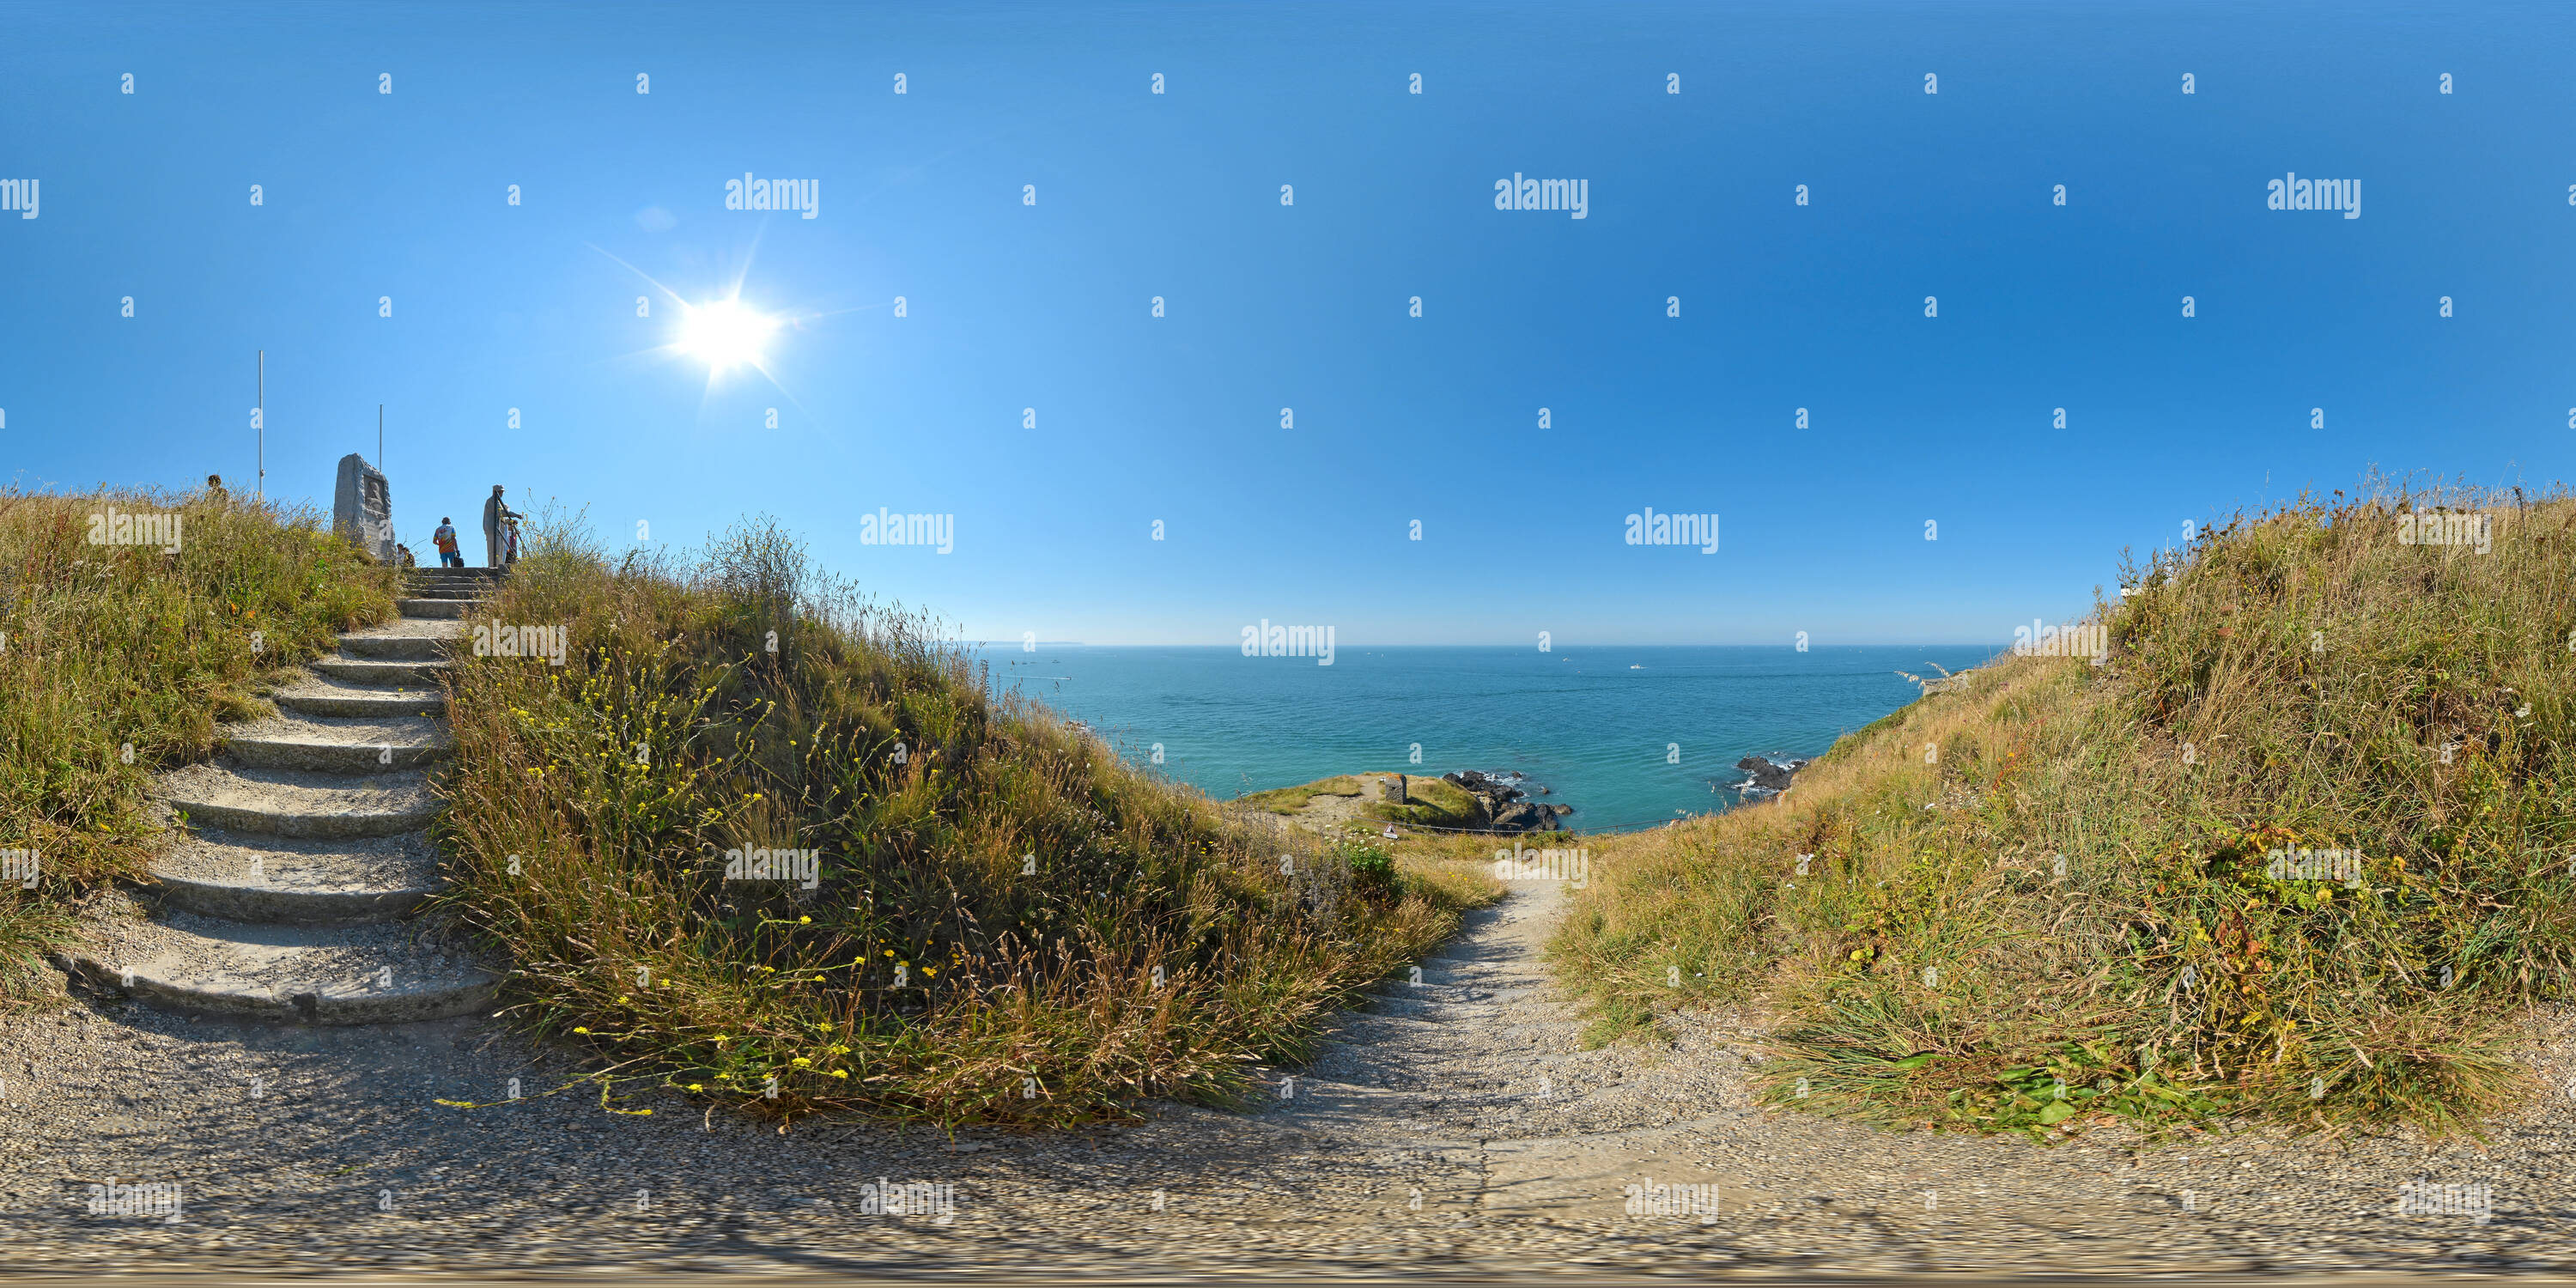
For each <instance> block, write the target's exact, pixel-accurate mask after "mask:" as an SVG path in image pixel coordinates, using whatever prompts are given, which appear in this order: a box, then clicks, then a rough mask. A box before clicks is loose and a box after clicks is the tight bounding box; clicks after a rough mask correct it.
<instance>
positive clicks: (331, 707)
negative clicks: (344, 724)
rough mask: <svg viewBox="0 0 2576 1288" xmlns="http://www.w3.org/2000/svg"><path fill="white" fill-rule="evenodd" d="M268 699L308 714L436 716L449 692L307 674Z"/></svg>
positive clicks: (301, 713)
mask: <svg viewBox="0 0 2576 1288" xmlns="http://www.w3.org/2000/svg"><path fill="white" fill-rule="evenodd" d="M269 698H270V699H271V700H272V701H274V702H276V703H277V705H278V706H279V707H280V708H282V709H284V710H287V711H291V712H294V713H296V714H298V715H308V716H365V717H374V718H384V717H388V716H437V715H441V714H444V713H445V712H446V710H447V695H446V694H444V693H441V692H439V691H438V690H437V689H430V688H401V687H395V688H378V687H374V686H371V685H364V684H350V683H348V682H346V681H343V680H334V679H331V678H329V677H327V676H321V675H308V676H306V677H305V678H304V679H303V680H302V681H301V682H299V683H297V684H295V685H292V686H290V687H288V688H283V689H279V690H277V691H276V692H275V693H272V694H270V695H269Z"/></svg>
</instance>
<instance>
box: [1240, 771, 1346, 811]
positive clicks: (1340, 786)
mask: <svg viewBox="0 0 2576 1288" xmlns="http://www.w3.org/2000/svg"><path fill="white" fill-rule="evenodd" d="M1359 794H1360V785H1359V780H1357V779H1355V778H1352V777H1351V776H1350V775H1348V774H1343V775H1340V776H1337V777H1333V778H1319V779H1317V780H1315V781H1314V782H1311V783H1302V784H1299V785H1298V786H1295V787H1274V788H1272V789H1270V790H1269V791H1266V792H1253V793H1251V794H1249V795H1245V796H1239V797H1236V798H1235V800H1234V803H1235V804H1237V805H1242V806H1246V807H1248V808H1251V809H1257V810H1266V811H1268V812H1270V813H1272V814H1294V813H1296V812H1297V811H1299V810H1302V809H1304V808H1306V806H1307V804H1308V803H1309V802H1311V801H1313V800H1314V799H1315V798H1316V797H1318V796H1357V795H1359Z"/></svg>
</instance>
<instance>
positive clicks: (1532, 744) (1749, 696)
mask: <svg viewBox="0 0 2576 1288" xmlns="http://www.w3.org/2000/svg"><path fill="white" fill-rule="evenodd" d="M1992 652H1993V650H1990V649H1986V648H1980V647H1974V646H1931V647H1906V646H1858V647H1840V648H1816V649H1812V650H1810V651H1808V652H1805V653H1800V652H1797V651H1795V650H1793V649H1789V648H1782V647H1774V646H1734V647H1723V646H1668V647H1586V646H1581V645H1575V646H1569V647H1563V648H1559V649H1557V650H1556V651H1555V652H1552V653H1540V652H1538V651H1537V650H1535V649H1530V648H1514V647H1501V646H1497V647H1489V648H1474V647H1450V646H1431V645H1426V646H1413V647H1393V648H1387V647H1381V648H1359V647H1342V648H1340V649H1338V650H1336V652H1335V655H1334V658H1333V664H1332V665H1331V666H1317V665H1316V664H1315V660H1314V659H1313V658H1293V657H1258V658H1255V657H1245V656H1243V654H1242V652H1241V651H1240V650H1239V649H1237V648H1235V647H1232V646H1225V645H1219V646H1214V647H1194V648H1168V647H1150V646H1137V647H1088V646H1082V645H1049V644H1041V645H1039V646H1038V650H1037V651H1036V652H1034V653H1027V652H1022V651H1021V650H1019V649H1017V648H995V649H990V650H986V651H984V652H982V653H981V655H980V656H981V657H982V658H983V659H984V660H985V661H987V662H989V663H990V664H991V666H992V678H993V684H994V687H995V688H997V689H1010V688H1017V689H1018V690H1019V691H1021V692H1022V693H1025V694H1027V695H1028V696H1030V697H1033V698H1036V699H1038V700H1040V701H1043V702H1045V703H1047V704H1048V705H1049V706H1052V707H1054V708H1055V709H1056V710H1058V711H1061V712H1064V713H1065V714H1067V715H1069V716H1072V717H1074V718H1075V719H1078V720H1083V721H1086V722H1088V723H1089V724H1090V725H1091V726H1092V727H1093V728H1094V729H1096V730H1098V731H1099V732H1100V733H1101V734H1102V735H1103V736H1105V737H1107V738H1108V739H1109V740H1110V742H1111V743H1112V744H1114V745H1116V746H1118V747H1119V749H1120V750H1121V751H1122V752H1123V753H1125V754H1126V755H1127V756H1128V757H1129V758H1130V759H1133V760H1137V761H1139V762H1144V761H1148V760H1150V757H1151V750H1152V745H1153V744H1155V743H1161V744H1162V746H1163V764H1162V766H1161V768H1162V771H1163V772H1164V773H1166V774H1168V775H1170V776H1171V777H1173V778H1175V779H1178V780H1180V781H1182V782H1186V783H1189V784H1191V785H1193V786H1196V787H1198V788H1200V789H1201V790H1203V791H1205V792H1207V793H1208V794H1209V795H1211V796H1215V797H1217V798H1219V799H1224V798H1228V797H1232V796H1235V795H1239V794H1241V793H1243V792H1247V791H1263V790H1267V789H1269V788H1273V787H1286V786H1291V785H1293V784H1297V783H1303V782H1310V781H1312V780H1314V779H1317V778H1321V777H1324V776H1325V775H1327V774H1337V773H1345V772H1349V771H1353V770H1363V769H1405V770H1408V771H1409V772H1413V773H1420V774H1431V775H1437V774H1441V773H1445V772H1448V771H1450V770H1458V769H1480V770H1484V771H1486V772H1489V773H1490V772H1496V771H1517V772H1519V773H1521V774H1524V775H1526V776H1527V777H1528V778H1529V780H1530V783H1531V784H1533V785H1545V786H1546V787H1548V788H1550V789H1551V792H1550V794H1548V795H1545V796H1536V795H1535V792H1533V795H1534V796H1535V798H1536V799H1538V800H1542V801H1546V802H1549V803H1556V804H1566V805H1572V806H1574V807H1575V812H1574V814H1573V815H1571V816H1570V817H1569V818H1567V820H1566V822H1567V825H1568V826H1570V827H1575V828H1602V827H1610V826H1616V825H1623V824H1636V823H1650V822H1656V821H1659V820H1663V819H1670V818H1676V817H1680V816H1682V815H1685V814H1702V813H1709V812H1712V811H1716V810H1723V809H1728V808H1731V807H1733V806H1734V805H1735V804H1737V803H1738V801H1739V800H1740V799H1741V798H1740V797H1739V796H1738V795H1737V794H1736V792H1735V791H1733V790H1732V788H1733V785H1734V784H1736V783H1739V782H1741V781H1743V779H1744V775H1743V774H1742V773H1741V772H1739V771H1738V770H1737V769H1736V768H1735V762H1736V761H1737V760H1739V759H1741V758H1743V757H1745V756H1748V755H1767V756H1772V757H1774V758H1777V757H1779V756H1783V755H1788V756H1814V755H1817V754H1820V753H1822V752H1823V751H1824V750H1825V749H1826V748H1827V747H1830V746H1832V745H1833V741H1834V738H1835V737H1836V736H1837V735H1839V734H1841V733H1843V732H1845V731H1848V730H1852V729H1857V728H1859V727H1861V726H1862V725H1865V724H1868V723H1869V722H1871V721H1873V720H1876V719H1878V718H1879V717H1880V716H1883V715H1886V714H1887V713H1888V712H1890V711H1894V710H1895V709H1897V708H1898V707H1900V706H1903V705H1904V704H1905V703H1907V702H1910V701H1912V700H1913V699H1914V697H1915V694H1916V690H1915V687H1914V685H1913V684H1911V683H1910V682H1908V681H1906V680H1904V679H1902V678H1900V677H1898V676H1897V675H1895V674H1893V672H1895V671H1897V670H1900V669H1901V670H1905V671H1911V672H1913V673H1915V674H1917V675H1925V674H1930V673H1931V672H1930V670H1929V668H1928V667H1927V666H1926V665H1925V664H1926V663H1929V662H1937V663H1940V664H1941V665H1943V666H1946V667H1949V668H1951V669H1953V670H1957V669H1960V668H1962V667H1967V666H1973V665H1975V664H1977V663H1979V662H1982V661H1984V660H1985V659H1986V658H1987V657H1988V656H1990V655H1991V654H1992ZM1631 668H1635V669H1631ZM1416 743H1419V744H1420V745H1421V752H1422V759H1421V763H1420V764H1419V765H1418V766H1416V765H1413V764H1411V763H1409V762H1410V758H1411V752H1412V749H1413V745H1414V744H1416ZM1675 744H1678V747H1679V752H1678V756H1679V763H1677V764H1676V763H1672V762H1671V760H1670V759H1669V757H1670V756H1671V755H1672V754H1673V753H1672V748H1673V746H1674V745H1675Z"/></svg>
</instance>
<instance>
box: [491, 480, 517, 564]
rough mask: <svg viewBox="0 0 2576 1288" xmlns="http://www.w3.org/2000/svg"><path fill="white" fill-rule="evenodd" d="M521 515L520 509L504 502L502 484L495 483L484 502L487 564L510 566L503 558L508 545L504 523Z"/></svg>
mask: <svg viewBox="0 0 2576 1288" xmlns="http://www.w3.org/2000/svg"><path fill="white" fill-rule="evenodd" d="M519 517H521V516H520V514H519V512H518V511H516V510H513V509H511V508H510V507H509V506H507V505H504V504H502V502H501V485H500V484H498V483H495V484H493V485H492V495H491V496H490V497H488V498H486V499H485V500H484V502H483V549H484V551H485V552H486V553H485V555H484V558H485V559H486V560H487V565H486V566H488V567H493V568H505V567H508V566H509V565H508V564H507V563H506V562H504V560H503V558H502V556H503V555H504V554H505V553H506V549H505V547H506V545H507V538H506V537H505V536H504V535H503V533H502V525H503V524H505V523H508V522H509V521H511V520H513V519H517V518H519Z"/></svg>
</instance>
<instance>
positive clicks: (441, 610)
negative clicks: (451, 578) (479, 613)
mask: <svg viewBox="0 0 2576 1288" xmlns="http://www.w3.org/2000/svg"><path fill="white" fill-rule="evenodd" d="M473 605H474V601H473V600H470V599H397V600H395V601H394V607H396V608H398V609H401V610H402V615H403V616H405V617H454V618H463V617H464V616H465V610H466V609H468V608H470V607H473Z"/></svg>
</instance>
